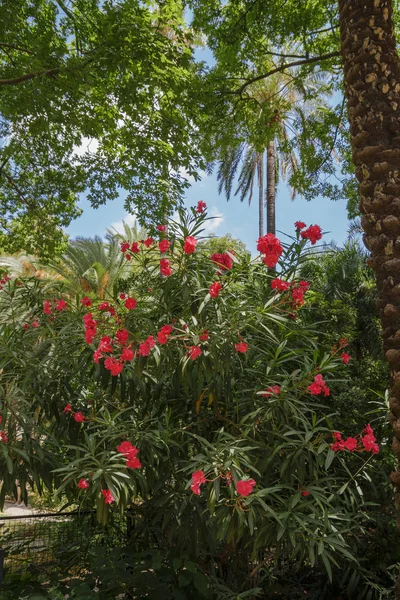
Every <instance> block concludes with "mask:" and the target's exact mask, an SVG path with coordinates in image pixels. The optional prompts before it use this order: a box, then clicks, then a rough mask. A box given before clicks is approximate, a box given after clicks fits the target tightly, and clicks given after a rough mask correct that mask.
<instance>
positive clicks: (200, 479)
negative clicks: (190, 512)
mask: <svg viewBox="0 0 400 600" xmlns="http://www.w3.org/2000/svg"><path fill="white" fill-rule="evenodd" d="M192 482H193V483H192V485H191V486H190V489H191V490H192V492H193V494H196V496H200V486H201V485H202V484H203V483H206V482H207V479H206V478H205V476H204V471H195V472H194V473H192Z"/></svg>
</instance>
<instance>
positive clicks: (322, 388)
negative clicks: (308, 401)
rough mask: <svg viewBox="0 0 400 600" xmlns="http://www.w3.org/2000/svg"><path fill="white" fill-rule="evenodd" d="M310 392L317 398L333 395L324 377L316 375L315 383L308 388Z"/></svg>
mask: <svg viewBox="0 0 400 600" xmlns="http://www.w3.org/2000/svg"><path fill="white" fill-rule="evenodd" d="M308 391H309V392H310V394H314V395H315V396H318V394H324V396H329V395H330V393H331V391H330V389H329V388H328V386H327V385H326V383H325V381H324V380H323V378H322V375H316V376H315V377H314V383H312V384H311V385H309V386H308Z"/></svg>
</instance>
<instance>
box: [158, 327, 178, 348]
mask: <svg viewBox="0 0 400 600" xmlns="http://www.w3.org/2000/svg"><path fill="white" fill-rule="evenodd" d="M173 330H174V328H173V327H171V325H163V326H162V327H161V329H160V331H159V332H158V333H157V341H158V343H159V344H166V343H167V341H168V338H169V336H170V335H171V333H172V332H173Z"/></svg>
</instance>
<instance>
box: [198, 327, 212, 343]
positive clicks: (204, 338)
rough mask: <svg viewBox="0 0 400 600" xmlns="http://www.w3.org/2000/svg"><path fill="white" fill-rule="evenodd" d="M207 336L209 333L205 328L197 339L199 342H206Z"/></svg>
mask: <svg viewBox="0 0 400 600" xmlns="http://www.w3.org/2000/svg"><path fill="white" fill-rule="evenodd" d="M209 337H210V336H209V333H208V331H206V330H204V331H203V333H201V334H200V335H199V339H200V341H201V342H207V341H208V338H209Z"/></svg>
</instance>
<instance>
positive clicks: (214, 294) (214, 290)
mask: <svg viewBox="0 0 400 600" xmlns="http://www.w3.org/2000/svg"><path fill="white" fill-rule="evenodd" d="M221 290H222V285H221V284H220V283H219V281H215V282H214V283H212V284H211V285H210V288H209V290H208V291H209V293H210V296H211V298H218V296H219V293H220V291H221Z"/></svg>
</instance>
